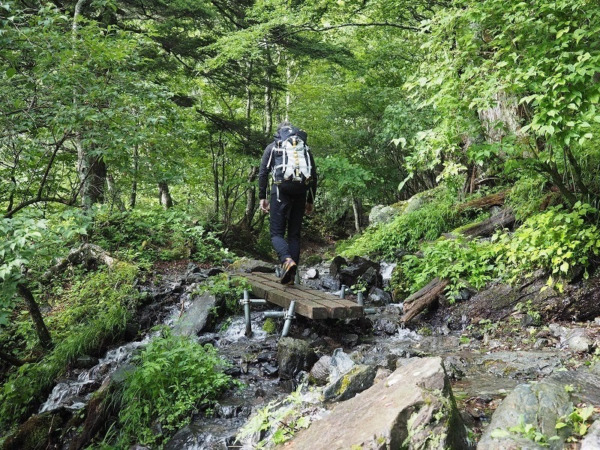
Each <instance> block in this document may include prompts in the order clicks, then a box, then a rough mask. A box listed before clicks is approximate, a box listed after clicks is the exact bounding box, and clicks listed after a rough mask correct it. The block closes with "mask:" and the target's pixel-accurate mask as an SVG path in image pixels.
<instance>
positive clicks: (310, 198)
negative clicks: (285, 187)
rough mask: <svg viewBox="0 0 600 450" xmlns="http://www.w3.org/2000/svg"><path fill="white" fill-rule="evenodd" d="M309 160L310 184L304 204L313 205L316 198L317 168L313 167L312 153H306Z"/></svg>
mask: <svg viewBox="0 0 600 450" xmlns="http://www.w3.org/2000/svg"><path fill="white" fill-rule="evenodd" d="M308 157H309V158H310V167H311V170H310V184H309V185H308V195H307V196H306V203H310V204H313V203H314V202H315V198H317V166H316V165H315V159H314V158H313V155H312V152H309V153H308Z"/></svg>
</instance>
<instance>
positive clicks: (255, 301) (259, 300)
mask: <svg viewBox="0 0 600 450" xmlns="http://www.w3.org/2000/svg"><path fill="white" fill-rule="evenodd" d="M250 303H252V304H253V305H266V304H267V301H266V300H265V299H264V298H253V299H251V300H250Z"/></svg>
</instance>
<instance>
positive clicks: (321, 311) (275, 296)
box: [246, 276, 329, 319]
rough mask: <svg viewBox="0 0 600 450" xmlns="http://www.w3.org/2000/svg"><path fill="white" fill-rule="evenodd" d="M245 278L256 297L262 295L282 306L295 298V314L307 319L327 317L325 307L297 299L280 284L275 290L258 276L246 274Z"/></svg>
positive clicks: (286, 305) (288, 304)
mask: <svg viewBox="0 0 600 450" xmlns="http://www.w3.org/2000/svg"><path fill="white" fill-rule="evenodd" d="M246 278H248V281H249V282H250V284H251V285H252V292H253V293H254V294H255V295H256V296H258V297H262V298H264V299H265V300H267V301H269V302H271V303H274V304H276V305H278V306H281V307H282V308H288V307H289V306H290V303H291V302H292V300H296V309H295V311H296V313H297V314H300V315H302V316H305V317H308V318H309V319H327V318H328V317H329V313H328V311H327V308H325V307H324V306H322V305H320V304H319V303H315V302H312V301H310V300H304V301H298V297H297V296H296V295H294V294H293V293H290V292H288V290H287V289H282V288H284V286H280V288H279V289H277V290H276V289H273V287H272V286H270V285H269V283H268V282H266V281H265V280H261V279H260V278H258V277H250V276H247V277H246Z"/></svg>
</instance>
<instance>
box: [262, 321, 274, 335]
mask: <svg viewBox="0 0 600 450" xmlns="http://www.w3.org/2000/svg"><path fill="white" fill-rule="evenodd" d="M262 329H263V331H266V332H267V334H275V332H276V331H277V324H276V323H275V320H273V319H272V318H270V317H269V318H267V319H266V320H265V323H263V326H262Z"/></svg>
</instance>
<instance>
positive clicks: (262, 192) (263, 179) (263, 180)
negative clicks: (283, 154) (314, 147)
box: [258, 134, 317, 203]
mask: <svg viewBox="0 0 600 450" xmlns="http://www.w3.org/2000/svg"><path fill="white" fill-rule="evenodd" d="M275 140H278V134H276V135H275ZM274 145H275V142H273V143H271V144H269V145H267V148H265V151H264V153H263V156H262V159H261V161H260V170H259V172H258V198H259V199H260V200H263V199H265V198H267V187H268V184H269V178H270V177H271V169H272V167H271V166H272V165H273V164H274V163H275V161H274V159H275V158H271V150H272V149H273V146H274ZM308 157H309V158H310V165H311V168H312V169H311V181H310V184H309V185H308V195H307V196H306V202H307V203H314V201H315V197H316V195H317V169H316V166H315V160H314V158H313V155H312V152H308ZM269 158H271V165H270V166H268V165H267V164H268V162H269ZM275 189H276V188H275V185H274V184H273V185H272V186H271V194H274V193H275Z"/></svg>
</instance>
